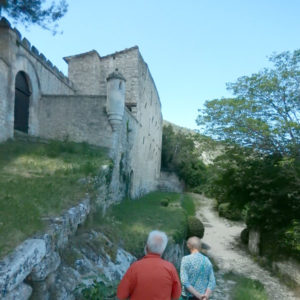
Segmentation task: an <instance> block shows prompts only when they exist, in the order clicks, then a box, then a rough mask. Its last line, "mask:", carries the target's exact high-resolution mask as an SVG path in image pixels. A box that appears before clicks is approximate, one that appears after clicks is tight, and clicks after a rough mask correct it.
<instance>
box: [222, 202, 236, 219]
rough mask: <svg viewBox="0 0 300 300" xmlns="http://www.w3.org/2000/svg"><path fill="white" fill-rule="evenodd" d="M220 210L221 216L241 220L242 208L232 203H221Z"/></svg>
mask: <svg viewBox="0 0 300 300" xmlns="http://www.w3.org/2000/svg"><path fill="white" fill-rule="evenodd" d="M218 212H219V216H220V217H224V218H227V219H229V220H240V219H241V212H240V210H238V209H236V208H233V207H232V206H231V205H230V203H228V202H225V203H221V204H220V205H219V207H218Z"/></svg>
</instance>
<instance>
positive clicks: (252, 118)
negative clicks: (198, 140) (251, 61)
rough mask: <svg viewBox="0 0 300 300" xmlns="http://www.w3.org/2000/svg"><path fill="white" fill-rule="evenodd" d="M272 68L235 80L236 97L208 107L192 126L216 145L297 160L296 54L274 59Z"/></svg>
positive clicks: (299, 91) (299, 68)
mask: <svg viewBox="0 0 300 300" xmlns="http://www.w3.org/2000/svg"><path fill="white" fill-rule="evenodd" d="M269 60H270V61H271V62H272V63H273V65H274V67H273V68H271V69H267V68H265V69H264V70H263V71H260V72H258V73H255V74H252V75H251V76H243V77H240V78H238V80H237V81H236V82H235V83H228V84H227V89H228V90H230V91H232V92H233V95H234V96H235V97H233V98H222V99H215V100H212V101H207V102H206V103H205V108H204V109H200V110H199V112H200V114H199V116H198V118H197V120H196V122H197V124H198V125H204V126H205V127H206V133H207V134H210V135H213V136H214V137H216V138H218V139H219V140H225V141H228V142H234V143H237V144H239V145H241V146H245V147H251V148H253V149H255V150H258V151H260V152H263V153H269V154H271V153H281V154H286V153H294V154H297V155H299V154H300V147H299V141H300V50H296V51H294V52H293V53H290V52H283V53H280V54H277V55H276V54H274V55H272V56H271V57H270V59H269Z"/></svg>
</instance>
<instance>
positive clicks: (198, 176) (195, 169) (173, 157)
mask: <svg viewBox="0 0 300 300" xmlns="http://www.w3.org/2000/svg"><path fill="white" fill-rule="evenodd" d="M162 169H165V170H168V171H173V172H176V173H177V174H178V176H179V177H180V179H182V180H184V182H185V183H186V184H187V186H188V187H191V188H194V187H196V186H200V185H201V184H204V183H205V180H206V167H205V165H204V164H203V162H202V161H200V160H199V154H198V153H197V149H196V147H195V136H192V135H191V134H185V133H183V132H181V131H179V132H174V130H173V128H172V126H171V125H168V126H164V127H163V137H162Z"/></svg>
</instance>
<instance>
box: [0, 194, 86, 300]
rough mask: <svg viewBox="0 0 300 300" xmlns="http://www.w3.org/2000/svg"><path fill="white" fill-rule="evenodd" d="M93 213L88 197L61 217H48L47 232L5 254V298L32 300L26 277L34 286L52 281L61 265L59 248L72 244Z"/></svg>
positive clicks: (0, 280)
mask: <svg viewBox="0 0 300 300" xmlns="http://www.w3.org/2000/svg"><path fill="white" fill-rule="evenodd" d="M89 212H90V199H89V198H88V197H87V198H86V199H84V200H83V201H82V202H81V203H79V204H78V205H77V206H75V207H72V208H70V209H69V210H67V211H66V212H65V213H64V214H63V215H62V216H61V217H59V218H53V219H48V222H49V226H48V229H47V231H46V233H44V234H42V235H39V236H36V238H34V239H27V240H25V241H24V242H23V243H22V244H21V245H20V246H18V247H17V248H16V249H15V250H14V251H13V253H11V254H10V255H8V256H7V257H5V258H4V259H3V260H2V261H1V262H0V266H1V271H0V292H1V294H0V295H1V297H2V298H3V299H18V300H23V299H24V300H25V299H28V298H29V296H30V295H31V291H32V288H31V287H30V286H28V285H27V284H25V283H24V280H26V283H29V284H30V285H32V287H35V286H36V284H35V283H36V282H39V283H41V282H44V281H48V277H49V276H50V275H51V274H52V273H53V272H55V271H56V270H57V269H58V267H59V265H60V256H59V254H58V250H59V249H62V248H64V247H65V246H66V245H67V244H68V241H69V238H70V237H71V236H72V235H73V234H74V233H75V232H76V230H77V227H78V225H79V224H82V223H83V222H84V221H85V219H86V217H87V215H88V214H89ZM40 285H41V284H40ZM40 299H42V298H40ZM62 299H63V298H62Z"/></svg>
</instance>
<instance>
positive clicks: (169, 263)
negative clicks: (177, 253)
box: [161, 259, 176, 270]
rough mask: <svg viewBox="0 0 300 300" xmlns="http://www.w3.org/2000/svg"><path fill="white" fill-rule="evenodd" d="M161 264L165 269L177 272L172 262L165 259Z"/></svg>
mask: <svg viewBox="0 0 300 300" xmlns="http://www.w3.org/2000/svg"><path fill="white" fill-rule="evenodd" d="M161 264H163V265H164V266H165V267H167V268H169V269H171V270H173V269H174V270H176V268H175V266H174V265H173V264H172V263H171V262H169V261H167V260H165V259H161Z"/></svg>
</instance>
